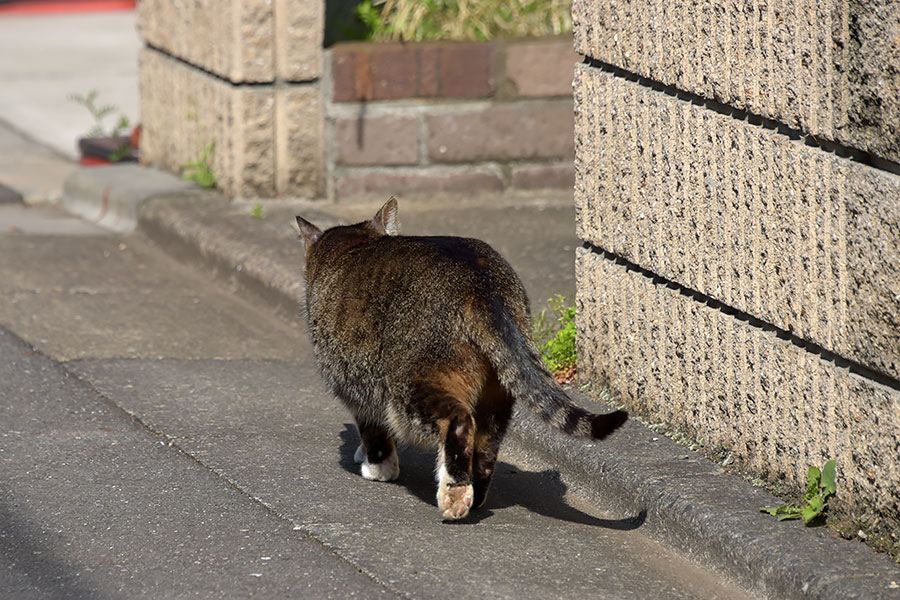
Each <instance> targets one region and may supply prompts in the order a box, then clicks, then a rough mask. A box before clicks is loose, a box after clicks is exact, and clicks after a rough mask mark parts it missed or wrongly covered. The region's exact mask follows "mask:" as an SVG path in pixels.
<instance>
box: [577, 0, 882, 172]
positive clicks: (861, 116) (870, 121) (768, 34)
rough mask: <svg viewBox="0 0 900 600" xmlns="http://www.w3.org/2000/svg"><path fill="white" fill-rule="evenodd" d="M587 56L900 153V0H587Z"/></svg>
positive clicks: (582, 43)
mask: <svg viewBox="0 0 900 600" xmlns="http://www.w3.org/2000/svg"><path fill="white" fill-rule="evenodd" d="M572 10H573V17H574V29H575V47H576V50H577V51H578V52H581V53H583V54H586V55H588V56H590V57H593V58H595V59H597V60H600V61H603V62H605V63H609V64H612V65H615V66H617V67H621V68H623V69H626V70H628V71H631V72H634V73H637V74H639V75H642V76H644V77H648V78H650V79H653V80H655V81H659V82H662V83H664V84H668V85H673V86H676V87H678V88H679V89H682V90H686V91H688V92H691V93H694V94H698V95H701V96H704V97H706V98H712V99H715V100H717V101H719V102H723V103H725V104H728V105H730V106H734V107H737V108H740V109H742V110H746V111H748V112H751V113H754V114H758V115H762V116H765V117H768V118H771V119H774V120H776V121H779V122H781V123H785V124H787V125H789V126H790V127H793V128H798V129H802V130H803V131H806V132H809V133H811V134H812V135H814V136H817V137H822V138H825V139H828V140H834V141H837V142H839V143H842V144H846V145H848V146H852V147H854V148H858V149H861V150H865V151H867V152H871V153H873V154H875V155H877V156H881V157H883V158H887V159H890V160H893V161H898V160H900V43H898V41H897V36H898V30H900V3H897V2H894V1H893V0H826V1H823V2H786V1H784V0H779V1H775V2H734V1H732V0H705V1H703V2H669V1H668V0H621V1H616V2H612V1H610V0H575V1H574V2H573V7H572Z"/></svg>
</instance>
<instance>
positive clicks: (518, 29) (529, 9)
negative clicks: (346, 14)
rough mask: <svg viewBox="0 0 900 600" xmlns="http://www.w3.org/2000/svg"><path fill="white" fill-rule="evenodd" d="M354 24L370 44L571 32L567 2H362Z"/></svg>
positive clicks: (525, 0)
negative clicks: (364, 29) (359, 25)
mask: <svg viewBox="0 0 900 600" xmlns="http://www.w3.org/2000/svg"><path fill="white" fill-rule="evenodd" d="M357 16H358V17H359V20H360V21H362V22H363V24H364V25H365V26H366V27H367V28H368V29H369V31H370V32H371V37H372V39H374V40H381V41H383V40H391V39H392V40H402V41H409V42H412V41H416V42H418V41H423V40H437V39H440V40H489V39H494V38H498V37H507V38H516V37H534V36H541V35H559V34H561V33H568V32H569V31H571V30H572V2H571V0H479V1H477V2H475V1H473V0H364V1H363V2H361V3H360V4H359V5H358V6H357Z"/></svg>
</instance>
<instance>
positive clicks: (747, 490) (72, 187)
mask: <svg viewBox="0 0 900 600" xmlns="http://www.w3.org/2000/svg"><path fill="white" fill-rule="evenodd" d="M65 189H66V193H65V194H64V196H65V195H69V196H76V195H77V199H75V198H74V197H68V198H64V201H63V202H64V205H67V206H69V207H72V208H74V209H76V210H79V211H80V212H81V214H82V215H83V216H86V217H88V218H93V219H97V218H98V215H100V214H101V212H102V213H103V214H108V213H109V212H110V211H115V212H117V214H122V215H134V218H133V220H131V221H129V222H128V224H127V225H125V226H123V225H122V223H120V224H119V229H120V230H123V229H127V227H128V226H133V227H137V228H139V229H140V230H141V231H143V232H144V233H145V234H146V235H148V236H149V237H150V238H151V239H152V240H153V241H154V242H155V243H157V244H158V245H159V246H160V247H162V248H164V249H165V250H166V251H168V252H169V253H171V254H173V255H175V256H176V257H178V258H179V259H181V260H184V261H187V262H191V263H194V264H195V265H197V266H199V267H201V268H203V269H207V270H210V271H212V272H214V273H215V274H216V275H217V276H218V277H220V278H224V279H226V280H227V281H229V282H230V283H232V284H236V285H237V286H238V287H240V288H241V289H242V290H244V291H245V292H248V293H250V294H252V296H253V297H255V298H258V299H259V300H260V301H265V302H268V303H270V305H271V306H272V307H273V310H277V311H279V312H281V313H282V314H283V316H285V317H287V318H291V319H295V318H301V317H300V315H301V314H302V312H301V307H302V305H303V303H304V297H303V293H304V292H303V282H302V268H303V267H302V265H300V264H297V263H296V256H297V254H296V246H295V245H296V244H299V243H301V242H300V241H299V240H298V239H297V231H296V227H295V225H294V218H293V217H294V215H295V214H302V215H303V216H304V217H305V218H307V219H308V220H310V221H312V222H314V223H316V224H317V225H320V226H330V225H333V224H337V223H340V222H356V221H361V220H363V219H368V218H371V216H373V215H374V213H375V211H376V210H377V208H378V207H379V206H380V204H381V203H382V202H383V200H384V199H376V200H373V201H371V202H360V203H353V204H341V203H338V204H327V203H314V202H305V203H292V202H275V203H266V204H265V205H264V206H265V214H264V216H263V218H256V217H253V216H251V209H252V205H251V204H247V203H232V202H229V201H227V200H226V199H225V198H223V197H222V196H220V195H219V194H217V193H215V192H211V191H206V190H201V189H199V188H196V187H188V186H185V185H184V183H183V182H181V181H179V180H178V179H177V178H175V177H173V176H170V175H167V174H164V173H161V172H158V171H154V170H151V169H147V168H144V167H138V166H134V165H129V166H113V167H102V168H92V169H91V168H89V169H80V170H77V171H76V172H74V173H73V174H72V175H71V176H70V177H69V178H68V180H67V181H66V186H65ZM399 219H400V223H401V231H402V232H403V233H405V234H408V235H418V234H422V235H427V234H448V235H463V236H473V237H479V238H482V239H484V240H486V241H487V242H488V243H490V244H492V245H493V246H494V247H496V248H497V249H498V250H499V251H500V252H501V253H502V254H503V255H504V256H506V257H507V259H508V260H509V261H510V262H511V263H512V265H513V267H514V268H515V269H516V270H517V271H518V272H519V273H520V275H521V276H522V279H523V281H524V283H525V286H526V289H527V290H528V292H529V296H530V297H531V298H532V303H533V308H534V309H537V310H539V309H540V308H541V306H542V305H543V303H544V299H546V298H548V297H549V296H551V295H552V294H554V293H563V294H571V293H572V292H573V290H574V266H573V262H574V260H573V249H574V246H575V244H577V240H576V239H575V236H574V209H573V208H572V203H571V198H570V197H569V196H568V195H558V196H554V197H548V196H539V197H530V198H509V197H503V196H491V197H480V198H457V197H445V198H433V199H421V198H417V199H404V198H401V199H400V209H399ZM100 220H101V221H102V219H100ZM573 396H574V397H575V398H576V399H577V401H578V402H580V403H581V404H583V405H584V406H587V407H589V408H591V409H593V410H596V411H605V410H608V407H607V406H605V405H602V404H598V403H597V402H595V401H593V400H592V399H590V398H588V397H587V396H585V395H583V394H581V393H578V392H573ZM607 399H608V398H607ZM507 440H508V441H507V442H506V448H507V449H508V450H509V451H511V452H513V453H515V454H517V455H519V456H523V457H525V458H524V459H525V460H526V461H527V457H529V456H532V457H535V458H540V459H542V460H550V461H552V463H553V464H556V465H558V468H559V470H560V474H561V477H562V479H563V480H564V481H565V482H566V483H567V485H570V486H571V487H572V488H573V489H575V490H577V491H578V493H580V494H582V495H583V496H585V497H587V498H588V499H589V500H590V501H592V502H594V503H595V504H596V505H598V506H599V507H601V508H603V509H605V510H607V511H609V512H610V513H611V514H612V515H615V516H623V517H624V516H633V515H635V514H641V515H644V518H645V520H644V523H643V527H645V528H646V529H647V530H648V532H650V533H651V535H653V536H655V537H657V538H658V539H660V540H661V541H663V542H664V543H666V544H668V545H670V546H672V547H675V548H677V549H679V550H680V551H682V552H684V553H686V554H687V555H688V556H690V557H692V558H693V559H694V560H696V561H697V562H699V563H700V564H703V565H706V566H708V567H711V568H713V569H715V570H718V571H719V572H720V573H723V574H724V575H725V576H727V577H728V578H730V579H734V580H736V581H738V582H739V583H741V584H742V585H744V586H745V587H746V588H747V589H749V590H753V591H754V592H757V593H760V594H764V595H766V596H768V597H773V598H775V597H777V598H822V599H825V598H828V599H834V598H900V567H898V566H897V565H896V564H894V563H893V562H891V561H890V560H889V559H888V558H887V557H886V556H884V555H877V554H875V553H874V552H873V551H872V550H870V549H869V548H868V547H866V546H864V545H862V544H858V543H851V542H846V541H843V540H840V539H835V538H836V537H837V536H836V535H835V534H834V533H833V532H832V531H830V530H829V529H827V528H825V527H818V528H804V527H803V526H802V525H801V524H800V523H798V522H796V521H794V522H781V523H780V522H777V521H776V520H775V519H774V518H773V517H770V516H768V515H764V514H762V513H760V512H759V508H760V507H762V506H772V505H778V504H781V503H782V502H781V501H780V500H779V499H777V498H775V497H774V496H772V495H770V494H769V493H767V492H766V491H765V490H763V489H760V488H757V487H754V486H752V485H750V484H749V483H747V482H745V481H744V480H743V479H741V478H740V477H738V476H736V475H731V474H728V473H726V472H725V470H724V469H723V468H722V467H721V466H720V465H718V464H716V463H714V462H712V461H710V460H708V459H706V458H704V457H702V456H701V455H700V454H698V453H695V452H691V451H689V450H688V449H687V448H685V447H684V446H680V445H678V444H676V443H675V442H672V441H670V440H669V439H667V438H666V437H664V436H662V435H659V434H657V433H655V432H653V431H651V430H650V429H648V428H647V427H645V426H643V425H641V424H639V423H637V422H634V421H632V422H630V423H628V424H626V426H625V427H624V428H623V429H622V430H621V431H619V432H617V433H616V434H615V435H613V436H611V437H610V438H609V439H607V440H604V441H603V442H601V443H599V444H594V443H587V444H586V443H583V442H581V441H577V442H576V441H573V440H571V439H569V438H567V437H566V436H563V435H561V434H558V433H556V432H554V431H551V430H549V429H548V428H547V427H546V426H544V425H543V424H542V423H539V422H538V421H537V420H536V419H535V418H533V417H532V416H531V415H530V414H528V413H524V412H523V413H519V414H517V417H516V420H515V423H514V426H513V428H512V430H511V432H510V434H509V436H508V438H507ZM598 450H600V451H601V453H600V454H599V456H600V459H599V460H598Z"/></svg>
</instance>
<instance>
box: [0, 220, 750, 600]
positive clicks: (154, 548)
mask: <svg viewBox="0 0 900 600" xmlns="http://www.w3.org/2000/svg"><path fill="white" fill-rule="evenodd" d="M23 210H25V212H26V214H25V215H23V214H17V213H16V211H20V213H21V211H23ZM41 211H48V209H41V208H32V209H27V210H26V209H22V208H21V207H16V206H13V207H0V298H2V301H0V381H3V382H4V384H3V386H0V436H2V437H0V492H2V496H0V590H3V591H4V592H3V593H0V596H3V595H4V594H9V595H10V597H15V598H31V597H35V598H42V597H98V598H99V597H104V598H106V597H111V598H131V597H140V596H153V597H155V598H166V597H168V598H174V597H185V596H193V595H196V596H201V597H247V596H259V597H266V598H275V597H352V596H356V597H366V598H368V597H383V596H392V595H398V596H404V597H415V598H447V597H484V598H546V597H552V598H585V597H591V598H746V597H748V596H747V595H746V594H745V593H744V592H743V591H742V590H740V589H738V588H736V587H734V586H732V585H731V584H729V583H728V582H727V581H726V578H724V577H722V576H721V575H720V574H715V573H711V572H709V571H707V570H705V569H703V568H702V567H700V566H698V565H696V564H693V563H691V562H690V561H688V560H687V559H685V558H683V557H682V556H680V555H678V554H676V553H675V552H673V551H672V550H671V549H668V548H666V547H664V546H662V545H660V544H659V543H657V542H655V541H653V540H652V539H650V538H649V537H648V536H646V535H645V534H644V533H643V532H642V529H641V523H642V518H641V515H629V514H624V515H623V514H615V515H611V514H606V513H603V512H601V511H600V510H598V509H597V508H595V507H594V506H592V505H591V504H590V503H588V502H587V501H585V500H583V499H581V498H579V497H578V496H577V495H575V494H574V493H572V492H571V490H568V489H567V487H566V485H565V484H564V483H563V482H562V480H561V479H560V477H559V474H558V473H557V472H556V471H555V469H554V468H553V466H552V465H549V464H544V463H541V462H540V461H539V460H537V459H534V458H529V459H527V460H526V459H520V458H517V457H516V456H512V455H510V454H509V453H507V454H504V455H502V456H501V463H500V464H499V467H498V471H497V476H496V478H495V481H494V484H493V486H492V490H491V494H490V496H489V499H488V502H487V504H486V507H485V508H484V509H482V510H481V511H478V512H475V513H473V516H472V517H471V518H470V519H468V520H466V521H464V522H460V523H452V524H451V523H444V522H442V521H441V519H440V514H439V512H438V510H437V508H436V506H435V502H434V483H433V475H432V473H433V458H432V456H431V454H430V453H427V452H422V451H418V450H416V449H407V450H404V451H403V452H402V454H401V476H400V479H399V480H398V481H397V482H395V483H389V484H385V483H373V482H368V481H365V480H363V479H362V478H361V477H360V476H359V475H358V473H357V467H356V466H355V465H354V464H353V461H352V455H353V451H354V450H355V448H356V445H357V443H358V441H357V434H356V431H355V429H354V428H353V427H352V426H351V424H350V423H351V420H350V419H349V418H348V415H347V413H346V412H345V411H344V410H343V409H342V408H341V407H340V406H339V405H338V403H337V402H336V401H335V400H333V399H332V398H331V397H330V396H329V394H328V393H326V391H325V390H324V389H323V386H322V384H321V383H320V380H319V377H318V374H317V373H316V370H315V367H314V365H313V363H312V361H311V355H310V348H309V345H308V343H307V341H306V338H305V333H304V331H303V329H302V326H301V324H300V323H299V318H298V319H295V320H293V321H285V320H282V319H280V318H279V317H277V316H275V315H274V314H273V313H272V311H271V310H268V308H267V306H266V305H264V304H261V303H259V302H255V301H253V299H252V298H249V297H244V296H242V295H241V294H240V293H238V292H237V291H236V289H231V288H229V287H228V286H227V285H225V284H223V283H221V282H220V281H216V280H213V279H211V278H208V277H207V276H206V275H205V274H202V273H199V272H195V271H193V270H191V269H190V268H188V267H185V266H182V265H180V264H178V263H176V262H175V261H174V260H173V259H171V258H170V257H169V256H168V255H166V254H164V253H162V252H161V251H160V250H158V249H157V248H155V247H154V246H152V245H151V244H149V243H148V242H147V241H145V239H144V238H142V237H141V236H140V235H139V234H132V235H129V236H124V237H123V236H117V235H110V234H107V233H103V232H98V231H97V230H96V229H95V228H92V227H87V226H85V224H83V223H81V222H77V221H69V222H68V227H67V226H66V225H65V223H63V224H62V225H61V224H60V221H65V217H63V216H61V215H59V214H57V213H55V212H52V211H50V212H41ZM48 221H53V226H52V227H51V226H49V225H47V226H44V225H46V222H48ZM42 223H43V224H44V225H42ZM296 251H297V253H298V260H299V258H300V256H299V253H300V252H301V251H302V249H301V248H300V246H299V245H297V248H296ZM298 276H299V273H298ZM573 443H579V442H577V441H573Z"/></svg>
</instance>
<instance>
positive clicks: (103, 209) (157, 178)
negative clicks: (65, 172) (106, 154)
mask: <svg viewBox="0 0 900 600" xmlns="http://www.w3.org/2000/svg"><path fill="white" fill-rule="evenodd" d="M193 187H196V186H194V185H193V184H191V183H188V182H187V181H183V180H181V179H179V178H178V177H175V176H174V175H171V174H169V173H166V172H163V171H156V170H154V169H148V168H145V167H141V166H138V165H136V164H133V163H131V164H121V165H109V166H98V167H88V168H81V169H75V171H74V172H73V173H72V174H71V175H69V177H68V178H66V181H65V183H64V184H63V195H62V201H61V204H62V205H63V207H64V208H65V209H66V210H68V211H69V212H71V213H74V214H76V215H78V216H79V217H81V218H83V219H85V220H87V221H90V222H92V223H96V224H97V225H100V226H102V227H105V228H107V229H112V230H113V231H117V232H120V233H127V232H129V231H133V230H134V228H135V227H136V226H137V211H138V206H139V205H140V203H141V202H142V201H143V200H146V199H148V198H152V197H153V196H156V195H159V194H165V193H171V192H183V191H186V190H189V189H191V188H193Z"/></svg>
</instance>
